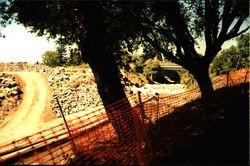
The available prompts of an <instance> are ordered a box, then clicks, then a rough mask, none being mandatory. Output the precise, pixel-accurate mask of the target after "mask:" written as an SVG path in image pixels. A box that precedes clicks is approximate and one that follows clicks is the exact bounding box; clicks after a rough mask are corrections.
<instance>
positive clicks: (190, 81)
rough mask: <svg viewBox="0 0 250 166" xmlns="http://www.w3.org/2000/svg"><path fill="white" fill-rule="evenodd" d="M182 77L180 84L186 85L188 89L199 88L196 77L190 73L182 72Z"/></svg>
mask: <svg viewBox="0 0 250 166" xmlns="http://www.w3.org/2000/svg"><path fill="white" fill-rule="evenodd" d="M180 75H181V81H180V83H181V84H185V85H186V87H187V88H193V87H197V86H198V84H197V82H196V80H195V78H194V76H193V75H192V74H191V73H190V72H188V71H181V72H180Z"/></svg>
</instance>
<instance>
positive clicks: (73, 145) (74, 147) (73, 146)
mask: <svg viewBox="0 0 250 166" xmlns="http://www.w3.org/2000/svg"><path fill="white" fill-rule="evenodd" d="M56 102H57V104H58V106H59V110H60V112H61V114H62V117H63V121H64V123H65V126H66V128H67V130H68V133H69V139H70V142H71V144H72V148H73V151H74V152H75V153H76V145H75V143H74V141H73V137H72V135H71V133H70V130H69V126H68V124H67V121H66V118H65V116H64V114H63V111H62V107H61V104H60V102H59V99H58V98H57V97H56Z"/></svg>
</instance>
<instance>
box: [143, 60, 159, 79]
mask: <svg viewBox="0 0 250 166" xmlns="http://www.w3.org/2000/svg"><path fill="white" fill-rule="evenodd" d="M159 70H160V63H159V61H158V60H155V59H148V60H147V61H146V62H145V65H144V67H143V74H144V75H145V76H151V75H153V74H156V73H157V72H158V71H159Z"/></svg>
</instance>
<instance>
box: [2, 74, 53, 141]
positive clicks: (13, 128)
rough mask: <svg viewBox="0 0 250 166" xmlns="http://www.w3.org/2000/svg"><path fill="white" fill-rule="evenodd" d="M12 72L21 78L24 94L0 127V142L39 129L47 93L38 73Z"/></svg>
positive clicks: (42, 79)
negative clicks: (7, 119)
mask: <svg viewBox="0 0 250 166" xmlns="http://www.w3.org/2000/svg"><path fill="white" fill-rule="evenodd" d="M13 74H15V75H17V76H18V77H19V78H20V79H21V80H22V83H23V84H24V86H23V91H24V96H23V100H22V102H21V103H20V105H19V107H18V109H17V111H16V113H15V114H14V115H13V116H12V117H11V119H10V120H9V121H8V122H7V123H6V124H5V126H4V127H3V128H2V129H0V138H1V141H0V142H2V141H7V140H14V139H18V138H21V137H24V136H27V135H30V134H32V133H34V132H36V131H37V130H39V128H40V127H41V126H40V125H39V124H40V123H41V122H42V114H43V111H44V110H45V108H46V104H47V102H46V101H47V96H48V95H49V94H48V93H49V91H48V89H47V85H46V82H45V80H44V78H43V76H42V75H41V74H40V73H37V72H16V73H13Z"/></svg>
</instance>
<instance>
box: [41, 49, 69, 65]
mask: <svg viewBox="0 0 250 166" xmlns="http://www.w3.org/2000/svg"><path fill="white" fill-rule="evenodd" d="M42 63H43V64H44V65H47V66H51V67H55V66H62V65H63V64H64V63H65V62H64V57H63V55H62V54H60V53H59V52H58V51H46V52H45V53H44V54H43V55H42Z"/></svg>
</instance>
